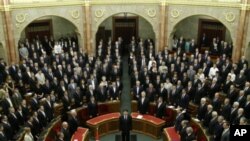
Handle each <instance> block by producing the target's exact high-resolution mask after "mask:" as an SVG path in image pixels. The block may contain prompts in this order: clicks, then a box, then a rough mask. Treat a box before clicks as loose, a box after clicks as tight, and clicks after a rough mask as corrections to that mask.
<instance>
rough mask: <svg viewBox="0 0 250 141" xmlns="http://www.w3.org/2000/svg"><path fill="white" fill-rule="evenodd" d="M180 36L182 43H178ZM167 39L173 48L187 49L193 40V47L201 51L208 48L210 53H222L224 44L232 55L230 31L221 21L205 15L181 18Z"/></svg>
mask: <svg viewBox="0 0 250 141" xmlns="http://www.w3.org/2000/svg"><path fill="white" fill-rule="evenodd" d="M181 38H183V41H184V42H183V43H182V45H180V44H179V43H178V42H179V41H180V40H182V39H181ZM169 40H170V47H171V48H172V49H173V50H175V48H176V47H177V46H182V47H183V48H184V50H187V46H188V45H189V44H190V43H191V42H192V40H193V41H194V44H195V47H197V48H200V49H201V51H204V50H210V52H211V53H212V54H214V55H219V54H221V53H224V51H225V49H224V46H227V49H226V52H227V54H229V55H230V56H231V55H232V46H233V43H232V37H231V34H230V31H229V30H228V28H227V27H226V26H225V25H224V24H223V23H222V22H220V21H219V20H217V19H215V18H213V17H211V16H207V15H193V16H190V17H187V18H185V19H183V20H181V21H180V22H179V23H177V24H176V25H175V27H174V28H173V30H172V32H171V34H170V38H169ZM185 46H186V48H185ZM188 52H191V51H190V50H188Z"/></svg>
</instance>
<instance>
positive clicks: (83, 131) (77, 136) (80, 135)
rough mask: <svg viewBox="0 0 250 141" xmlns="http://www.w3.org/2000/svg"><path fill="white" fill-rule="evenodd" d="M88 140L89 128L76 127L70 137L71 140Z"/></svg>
mask: <svg viewBox="0 0 250 141" xmlns="http://www.w3.org/2000/svg"><path fill="white" fill-rule="evenodd" d="M75 140H77V141H89V129H87V128H82V127H78V128H77V131H76V132H75V133H74V135H73V136H72V137H71V141H75Z"/></svg>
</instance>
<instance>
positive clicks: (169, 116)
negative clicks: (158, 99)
mask: <svg viewBox="0 0 250 141" xmlns="http://www.w3.org/2000/svg"><path fill="white" fill-rule="evenodd" d="M175 117H176V113H175V112H174V111H173V110H172V109H169V108H166V116H165V118H164V120H165V121H166V125H167V126H171V125H172V124H173V121H174V120H175Z"/></svg>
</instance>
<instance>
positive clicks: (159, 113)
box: [155, 97, 166, 118]
mask: <svg viewBox="0 0 250 141" xmlns="http://www.w3.org/2000/svg"><path fill="white" fill-rule="evenodd" d="M156 106H157V107H156V113H155V116H156V117H158V118H164V116H165V111H166V105H165V103H163V99H162V97H159V98H158V101H157V105H156Z"/></svg>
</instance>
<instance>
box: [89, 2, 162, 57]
mask: <svg viewBox="0 0 250 141" xmlns="http://www.w3.org/2000/svg"><path fill="white" fill-rule="evenodd" d="M91 10H92V17H93V18H92V40H91V44H92V47H93V48H92V52H95V46H96V45H95V35H96V32H97V30H98V27H99V26H100V24H101V23H102V22H103V21H104V20H105V19H107V18H109V17H112V16H113V15H116V14H119V13H124V12H127V13H132V14H135V15H138V16H140V17H142V18H144V19H145V20H146V21H148V22H149V23H150V25H151V26H152V28H153V30H154V33H155V43H156V44H155V46H156V51H158V43H157V41H158V40H159V35H158V34H157V33H159V21H158V19H159V8H158V6H157V5H156V6H140V5H120V6H118V5H116V6H113V5H103V6H99V5H98V6H93V7H92V8H91Z"/></svg>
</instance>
